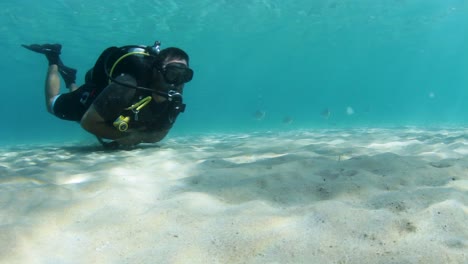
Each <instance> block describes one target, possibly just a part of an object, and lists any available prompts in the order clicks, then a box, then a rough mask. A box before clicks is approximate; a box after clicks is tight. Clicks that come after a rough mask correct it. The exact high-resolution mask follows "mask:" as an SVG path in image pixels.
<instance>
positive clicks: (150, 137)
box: [141, 129, 169, 143]
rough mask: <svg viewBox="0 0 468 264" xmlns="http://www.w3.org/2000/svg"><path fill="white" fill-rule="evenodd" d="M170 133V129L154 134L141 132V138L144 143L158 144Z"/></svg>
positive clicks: (153, 132)
mask: <svg viewBox="0 0 468 264" xmlns="http://www.w3.org/2000/svg"><path fill="white" fill-rule="evenodd" d="M167 133H169V129H164V130H161V131H152V132H141V138H142V140H143V142H144V143H156V142H159V141H161V140H162V139H163V138H165V137H166V135H167Z"/></svg>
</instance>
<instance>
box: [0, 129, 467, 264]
mask: <svg viewBox="0 0 468 264" xmlns="http://www.w3.org/2000/svg"><path fill="white" fill-rule="evenodd" d="M467 202H468V130H465V129H449V130H423V129H418V128H401V129H353V130H338V129H337V130H316V131H289V132H278V133H276V132H275V133H273V132H270V133H252V134H206V135H197V136H190V137H177V138H176V137H173V138H169V139H167V140H165V141H164V142H162V143H160V144H158V145H144V146H141V147H139V148H135V149H133V150H120V151H103V150H101V149H100V147H98V146H97V145H95V146H89V145H87V146H86V145H84V146H83V145H79V144H66V143H64V144H63V145H29V146H13V147H5V148H3V149H0V262H1V263H425V264H426V263H468V207H467Z"/></svg>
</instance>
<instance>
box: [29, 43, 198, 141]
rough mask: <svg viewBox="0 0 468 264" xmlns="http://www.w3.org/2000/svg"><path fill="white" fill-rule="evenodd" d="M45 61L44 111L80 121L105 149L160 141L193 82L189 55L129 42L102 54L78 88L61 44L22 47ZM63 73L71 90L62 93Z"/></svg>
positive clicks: (183, 105) (74, 73) (182, 109)
mask: <svg viewBox="0 0 468 264" xmlns="http://www.w3.org/2000/svg"><path fill="white" fill-rule="evenodd" d="M22 46H23V47H24V48H26V49H29V50H31V51H34V52H37V53H41V54H44V55H45V56H46V58H47V60H48V62H49V67H48V71H47V76H46V83H45V97H46V107H47V110H48V111H49V112H50V113H51V114H53V115H55V116H57V117H58V118H60V119H64V120H70V121H76V122H80V124H81V126H82V127H83V128H84V129H85V130H86V131H88V132H90V133H91V134H93V135H95V136H96V137H97V139H98V140H99V142H100V143H101V144H103V146H104V147H108V148H117V147H119V146H124V147H128V146H134V145H137V144H139V143H154V142H158V141H160V140H162V139H163V138H164V137H165V136H166V135H167V133H168V132H169V130H170V129H171V128H172V125H173V124H174V122H175V120H176V118H177V116H178V115H179V113H182V112H184V110H185V104H184V103H183V100H182V94H183V88H184V85H185V83H187V82H189V81H190V80H192V77H193V70H192V69H190V68H189V56H188V55H187V53H186V52H184V51H183V50H181V49H179V48H175V47H169V48H166V49H162V50H161V49H160V42H159V41H156V42H155V44H154V45H153V46H138V45H129V46H123V47H110V48H107V49H106V50H104V51H103V52H102V54H101V55H100V56H99V58H98V59H97V61H96V63H95V65H94V67H93V68H91V69H90V70H89V71H88V72H87V73H86V77H85V83H84V84H83V85H82V86H80V87H77V86H76V84H75V80H76V70H75V69H73V68H70V67H67V66H65V65H64V64H63V62H62V60H61V59H60V54H61V49H62V46H61V45H60V44H43V45H39V44H32V45H22ZM59 76H62V78H63V80H64V82H65V84H66V87H67V88H68V89H69V91H70V92H69V93H63V94H60V77H59Z"/></svg>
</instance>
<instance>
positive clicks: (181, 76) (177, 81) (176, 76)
mask: <svg viewBox="0 0 468 264" xmlns="http://www.w3.org/2000/svg"><path fill="white" fill-rule="evenodd" d="M160 72H161V74H162V76H163V78H164V80H165V81H166V82H167V83H168V84H172V85H175V86H177V85H181V84H184V83H187V82H190V81H191V80H192V78H193V70H192V69H190V68H189V67H187V65H185V64H183V63H169V64H167V65H165V66H163V67H162V69H160Z"/></svg>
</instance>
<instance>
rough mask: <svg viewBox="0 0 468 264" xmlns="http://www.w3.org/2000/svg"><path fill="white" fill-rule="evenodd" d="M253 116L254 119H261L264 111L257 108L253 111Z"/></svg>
mask: <svg viewBox="0 0 468 264" xmlns="http://www.w3.org/2000/svg"><path fill="white" fill-rule="evenodd" d="M253 116H254V118H255V119H256V120H263V119H264V118H265V116H266V112H265V111H263V110H257V111H255V113H253Z"/></svg>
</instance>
